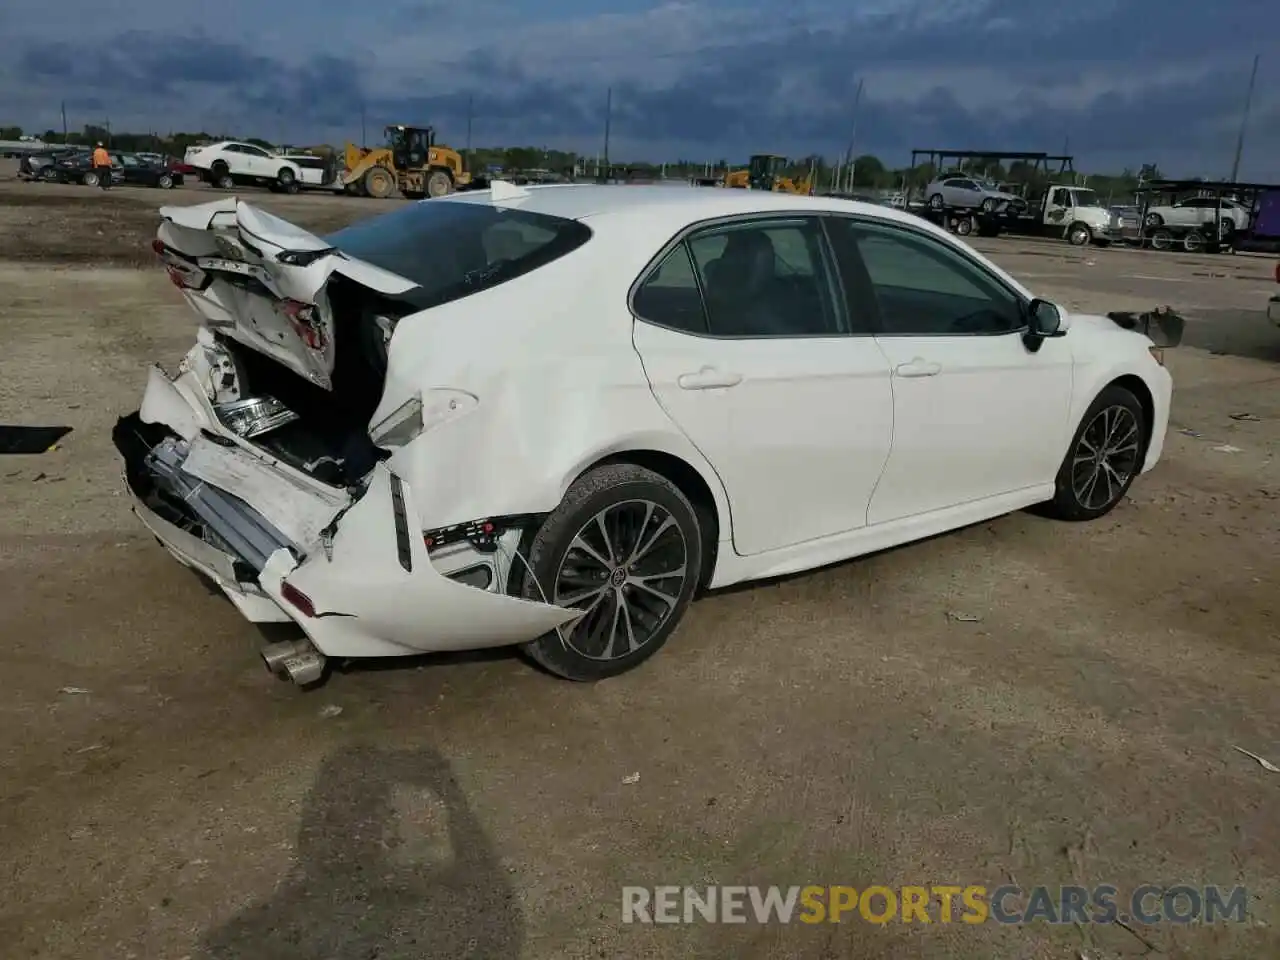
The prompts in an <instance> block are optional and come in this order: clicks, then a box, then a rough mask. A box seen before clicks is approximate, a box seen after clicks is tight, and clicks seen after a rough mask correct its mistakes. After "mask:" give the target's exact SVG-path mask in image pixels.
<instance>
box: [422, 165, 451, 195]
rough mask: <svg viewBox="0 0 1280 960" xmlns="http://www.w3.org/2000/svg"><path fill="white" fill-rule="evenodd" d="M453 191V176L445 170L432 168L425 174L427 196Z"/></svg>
mask: <svg viewBox="0 0 1280 960" xmlns="http://www.w3.org/2000/svg"><path fill="white" fill-rule="evenodd" d="M449 193H453V177H451V176H449V174H448V172H447V171H444V170H432V171H431V172H430V173H429V174H427V196H428V197H443V196H445V195H446V194H449Z"/></svg>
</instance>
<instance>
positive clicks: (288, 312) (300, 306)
mask: <svg viewBox="0 0 1280 960" xmlns="http://www.w3.org/2000/svg"><path fill="white" fill-rule="evenodd" d="M276 309H277V310H278V311H280V312H281V313H283V314H284V315H285V316H286V317H288V318H289V322H290V323H291V324H292V325H293V329H294V331H295V332H296V333H297V334H298V336H299V337H300V338H301V339H302V342H303V343H305V344H306V345H307V346H308V347H310V348H311V349H312V350H321V349H323V348H324V344H325V339H324V328H323V327H322V326H321V325H320V324H319V323H317V322H316V308H315V306H313V305H312V304H310V303H303V302H302V301H300V300H281V301H279V302H278V303H277V304H276Z"/></svg>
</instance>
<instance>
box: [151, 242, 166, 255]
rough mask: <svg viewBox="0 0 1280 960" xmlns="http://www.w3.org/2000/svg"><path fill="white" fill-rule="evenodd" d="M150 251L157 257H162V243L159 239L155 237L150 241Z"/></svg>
mask: <svg viewBox="0 0 1280 960" xmlns="http://www.w3.org/2000/svg"><path fill="white" fill-rule="evenodd" d="M151 249H152V250H154V251H155V252H156V253H157V254H158V255H159V256H162V257H163V256H164V241H163V240H161V239H160V238H159V237H156V238H155V239H154V240H152V241H151Z"/></svg>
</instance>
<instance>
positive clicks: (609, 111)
mask: <svg viewBox="0 0 1280 960" xmlns="http://www.w3.org/2000/svg"><path fill="white" fill-rule="evenodd" d="M612 120H613V87H610V88H609V89H608V92H606V93H605V95H604V182H605V183H608V182H609V124H610V122H611V121H612Z"/></svg>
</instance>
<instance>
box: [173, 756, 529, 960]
mask: <svg viewBox="0 0 1280 960" xmlns="http://www.w3.org/2000/svg"><path fill="white" fill-rule="evenodd" d="M295 856H296V867H295V868H294V870H293V871H292V872H291V873H290V875H289V876H287V877H286V878H285V879H284V881H283V882H282V883H281V884H280V886H279V887H278V888H277V889H276V891H275V893H274V894H273V895H272V896H271V897H269V898H268V899H267V900H265V901H263V902H261V903H258V904H256V905H254V906H251V907H249V908H247V909H245V910H244V911H243V912H242V913H240V914H239V915H237V916H236V917H234V918H232V920H231V921H230V922H228V923H227V924H226V925H225V926H222V927H219V928H217V929H214V930H212V931H210V932H209V933H208V934H207V935H206V937H205V938H204V940H203V941H202V943H201V944H200V950H199V952H198V956H200V957H202V958H207V960H233V958H234V960H290V958H298V960H303V958H305V960H329V958H334V960H339V958H340V960H370V958H377V960H421V958H424V957H449V958H475V960H479V958H495V960H496V958H504V960H505V958H511V957H517V956H519V955H520V951H521V947H522V945H523V943H524V922H523V917H522V915H521V913H520V909H519V905H518V904H517V903H516V901H515V898H514V891H513V889H512V887H511V884H510V882H509V875H508V873H507V871H506V869H505V868H504V867H503V866H502V864H501V863H500V861H499V860H498V857H497V855H496V853H495V851H494V849H493V846H492V845H491V844H490V842H489V840H488V838H487V837H486V836H485V834H484V831H483V830H482V829H481V827H480V824H479V822H478V820H477V819H476V817H475V815H474V814H473V813H472V811H471V809H470V807H469V806H468V804H467V801H466V798H465V797H464V796H463V795H462V792H461V790H460V789H459V787H458V784H457V781H456V780H455V778H454V776H453V773H452V770H451V768H450V766H449V764H448V762H447V761H445V760H444V759H443V758H442V757H441V756H439V755H438V754H437V753H435V752H434V751H432V750H430V749H387V748H384V747H378V746H372V745H350V746H345V747H343V748H341V749H340V750H339V751H338V752H337V753H335V754H333V755H331V756H330V757H328V758H327V759H325V760H324V762H323V763H322V764H321V766H320V770H319V773H318V775H317V777H316V780H315V783H314V785H313V787H312V788H311V791H310V792H309V793H308V795H307V798H306V800H305V801H304V803H303V813H302V821H301V825H300V827H299V829H298V839H297V845H296V854H295Z"/></svg>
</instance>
